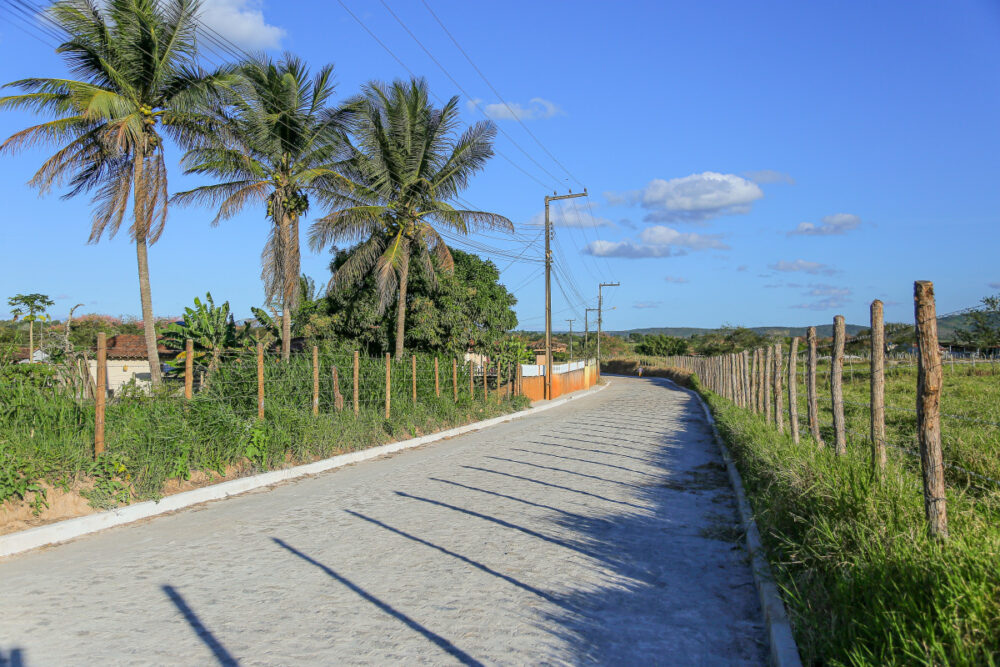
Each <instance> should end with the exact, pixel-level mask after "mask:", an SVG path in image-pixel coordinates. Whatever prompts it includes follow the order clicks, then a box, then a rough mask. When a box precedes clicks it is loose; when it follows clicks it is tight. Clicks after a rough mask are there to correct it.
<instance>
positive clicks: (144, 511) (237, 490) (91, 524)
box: [0, 384, 608, 558]
mask: <svg viewBox="0 0 1000 667" xmlns="http://www.w3.org/2000/svg"><path fill="white" fill-rule="evenodd" d="M607 386H608V385H607V384H603V385H595V386H594V387H591V388H590V389H587V390H585V391H581V392H576V393H574V394H571V395H568V396H566V397H564V398H557V399H556V400H554V401H550V402H548V403H545V404H543V405H539V406H536V407H533V408H528V409H527V410H522V411H521V412H514V413H511V414H508V415H501V416H500V417H494V418H493V419H487V420H484V421H481V422H474V423H472V424H466V425H464V426H457V427H455V428H451V429H448V430H446V431H438V432H437V433H431V434H430V435H424V436H421V437H419V438H411V439H410V440H401V441H399V442H392V443H389V444H387V445H380V446H378V447H371V448H369V449H362V450H360V451H357V452H350V453H349V454H339V455H337V456H333V457H331V458H328V459H323V460H322V461H315V462H313V463H306V464H304V465H300V466H295V467H294V468H286V469H284V470H272V471H271V472H265V473H261V474H259V475H253V476H251V477H242V478H240V479H234V480H231V481H228V482H220V483H219V484H212V485H210V486H205V487H202V488H200V489H194V490H192V491H184V492H182V493H178V494H175V495H172V496H166V497H165V498H161V499H160V500H147V501H145V502H141V503H136V504H134V505H127V506H125V507H120V508H117V509H113V510H108V511H106V512H100V513H98V514H89V515H87V516H81V517H78V518H75V519H67V520H65V521H58V522H56V523H50V524H48V525H45V526H39V527H37V528H29V529H27V530H22V531H19V532H16V533H10V534H9V535H0V558H3V557H5V556H12V555H14V554H19V553H23V552H25V551H30V550H32V549H37V548H39V547H44V546H48V545H51V544H58V543H60V542H66V541H68V540H72V539H75V538H77V537H81V536H83V535H89V534H90V533H96V532H98V531H101V530H105V529H107V528H113V527H115V526H122V525H125V524H128V523H133V522H135V521H140V520H142V519H147V518H149V517H154V516H157V515H160V514H167V513H168V512H175V511H177V510H180V509H184V508H186V507H191V506H192V505H200V504H201V503H204V502H208V501H211V500H222V499H224V498H228V497H230V496H235V495H239V494H242V493H246V492H248V491H253V490H255V489H261V488H264V487H267V486H271V485H274V484H278V483H280V482H286V481H289V480H293V479H299V478H301V477H306V476H308V475H315V474H318V473H321V472H326V471H328V470H333V469H335V468H342V467H344V466H347V465H351V464H352V463H360V462H362V461H367V460H370V459H374V458H378V457H380V456H386V455H388V454H393V453H395V452H399V451H402V450H404V449H412V448H414V447H420V446H421V445H426V444H428V443H432V442H436V441H438V440H444V439H446V438H453V437H455V436H458V435H462V434H464V433H470V432H472V431H478V430H481V429H484V428H489V427H490V426H496V425H497V424H502V423H504V422H509V421H513V420H515V419H520V418H522V417H529V416H531V415H534V414H538V413H539V412H544V411H545V410H549V409H551V408H555V407H558V406H560V405H563V404H565V403H568V402H569V401H572V400H576V399H579V398H584V397H586V396H590V395H592V394H595V393H597V392H599V391H601V390H603V389H604V388H606V387H607Z"/></svg>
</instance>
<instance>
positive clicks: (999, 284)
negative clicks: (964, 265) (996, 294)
mask: <svg viewBox="0 0 1000 667" xmlns="http://www.w3.org/2000/svg"><path fill="white" fill-rule="evenodd" d="M989 286H990V287H992V288H993V289H1000V282H995V283H990V284H989Z"/></svg>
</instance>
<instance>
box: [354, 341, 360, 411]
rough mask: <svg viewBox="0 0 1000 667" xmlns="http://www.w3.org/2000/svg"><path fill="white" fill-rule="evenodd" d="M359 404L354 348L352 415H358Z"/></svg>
mask: <svg viewBox="0 0 1000 667" xmlns="http://www.w3.org/2000/svg"><path fill="white" fill-rule="evenodd" d="M360 409H361V406H359V405H358V351H357V350H354V416H355V417H357V416H358V411H359V410H360Z"/></svg>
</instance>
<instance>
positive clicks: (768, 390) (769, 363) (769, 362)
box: [764, 345, 774, 424]
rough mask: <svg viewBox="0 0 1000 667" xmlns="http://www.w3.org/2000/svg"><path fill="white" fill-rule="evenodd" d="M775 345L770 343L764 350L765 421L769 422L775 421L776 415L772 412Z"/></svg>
mask: <svg viewBox="0 0 1000 667" xmlns="http://www.w3.org/2000/svg"><path fill="white" fill-rule="evenodd" d="M773 366H774V347H772V346H770V345H768V346H767V350H765V352H764V421H766V422H767V423H768V424H771V423H773V422H774V415H772V414H771V396H772V394H773V393H774V372H773V371H772V370H771V369H772V367H773Z"/></svg>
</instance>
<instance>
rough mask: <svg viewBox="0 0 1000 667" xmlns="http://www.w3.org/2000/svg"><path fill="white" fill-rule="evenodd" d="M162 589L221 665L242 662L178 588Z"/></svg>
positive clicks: (225, 665) (229, 665) (227, 666)
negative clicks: (202, 619) (217, 636)
mask: <svg viewBox="0 0 1000 667" xmlns="http://www.w3.org/2000/svg"><path fill="white" fill-rule="evenodd" d="M160 589H161V590H162V591H163V592H164V594H165V595H166V596H167V598H168V599H169V600H170V601H171V602H173V603H174V606H175V607H177V611H179V612H180V613H181V616H183V617H184V620H185V621H187V624H188V625H190V626H191V629H192V630H194V634H195V635H196V636H197V637H198V639H200V640H201V641H202V643H203V644H205V646H207V647H208V649H209V650H210V651H211V652H212V655H214V656H215V659H216V660H217V661H218V662H219V664H220V665H222V666H223V667H237V666H238V665H239V664H240V663H239V661H238V660H236V658H234V657H233V656H232V654H230V653H229V651H227V650H226V647H225V646H223V645H222V642H220V641H219V640H218V639H217V638H216V636H215V635H214V634H212V631H211V630H209V629H208V628H207V627H205V624H204V623H202V622H201V619H200V618H198V615H197V614H196V613H194V610H193V609H191V607H190V605H188V603H187V601H186V600H185V599H184V597H183V596H182V595H181V594H180V593H178V592H177V589H176V588H174V587H173V586H167V585H164V586H160ZM2 664H3V663H2V662H0V665H2Z"/></svg>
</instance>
